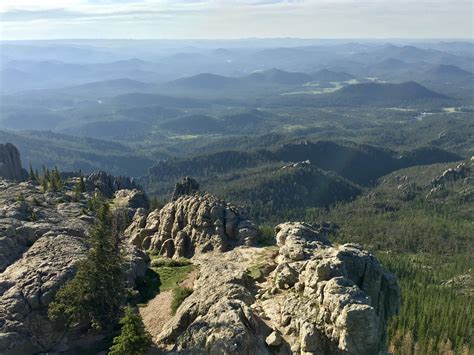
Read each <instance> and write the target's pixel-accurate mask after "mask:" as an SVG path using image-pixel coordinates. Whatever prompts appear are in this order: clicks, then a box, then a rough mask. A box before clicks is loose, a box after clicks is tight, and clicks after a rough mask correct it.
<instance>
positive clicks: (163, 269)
mask: <svg viewBox="0 0 474 355" xmlns="http://www.w3.org/2000/svg"><path fill="white" fill-rule="evenodd" d="M154 261H156V263H155V264H153V262H154ZM156 265H159V266H156ZM193 269H194V266H193V265H191V262H190V261H189V260H187V259H178V260H172V259H166V258H162V257H157V258H155V259H152V267H150V268H149V269H147V271H146V273H145V276H144V277H141V278H139V279H137V281H136V285H137V291H138V296H137V297H136V299H135V303H136V304H139V305H140V304H145V303H147V302H148V301H149V300H151V299H152V298H154V297H155V296H156V295H157V294H159V293H160V292H164V291H169V290H173V289H175V288H178V287H179V283H180V282H182V281H184V280H185V279H186V277H187V275H188V274H189V273H190V272H191V271H192V270H193Z"/></svg>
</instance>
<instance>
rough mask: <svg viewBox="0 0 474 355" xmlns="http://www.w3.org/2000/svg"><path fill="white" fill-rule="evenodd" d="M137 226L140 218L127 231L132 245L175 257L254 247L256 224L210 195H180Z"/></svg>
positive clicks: (140, 220)
mask: <svg viewBox="0 0 474 355" xmlns="http://www.w3.org/2000/svg"><path fill="white" fill-rule="evenodd" d="M226 216H227V217H229V218H226ZM140 223H142V217H139V216H137V220H135V219H134V222H133V223H132V225H131V226H130V227H129V228H128V229H127V232H126V235H127V236H128V238H130V240H131V242H132V243H133V244H135V245H136V246H138V247H140V248H143V249H147V250H156V251H158V252H161V253H164V254H165V255H168V256H172V257H175V258H177V257H192V256H193V255H194V254H195V253H205V252H210V251H221V252H223V251H226V250H229V249H231V248H232V247H234V246H236V245H253V244H255V242H256V241H257V238H258V230H257V227H256V226H255V224H253V223H252V222H251V221H249V220H247V219H245V218H244V217H243V216H242V215H241V214H240V213H239V210H238V209H237V208H236V207H234V206H230V205H227V204H225V203H224V202H223V201H221V200H219V199H217V198H216V197H214V196H212V195H209V194H204V195H199V194H196V195H192V196H189V195H184V196H181V197H179V198H178V199H177V200H176V201H173V202H170V203H168V204H167V205H165V206H164V207H163V208H162V209H161V210H160V211H157V210H156V211H153V212H151V213H150V214H149V215H148V217H147V220H146V224H145V226H144V227H142V228H139V227H138V224H140ZM147 237H150V238H149V239H147ZM165 241H166V243H167V244H166V246H165V245H164V243H165ZM171 241H172V242H173V243H171ZM145 242H146V243H147V245H145ZM171 245H172V247H171ZM171 252H173V254H171V255H170V253H171Z"/></svg>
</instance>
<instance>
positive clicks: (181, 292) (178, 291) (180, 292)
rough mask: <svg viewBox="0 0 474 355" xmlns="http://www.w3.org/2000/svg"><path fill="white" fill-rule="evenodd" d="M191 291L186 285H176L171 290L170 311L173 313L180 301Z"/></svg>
mask: <svg viewBox="0 0 474 355" xmlns="http://www.w3.org/2000/svg"><path fill="white" fill-rule="evenodd" d="M192 293H193V290H192V289H190V288H188V287H177V288H175V289H174V290H173V300H172V301H171V313H172V314H175V313H176V311H177V310H178V308H179V306H181V303H183V301H184V300H185V299H186V298H187V297H188V296H190V295H191V294H192Z"/></svg>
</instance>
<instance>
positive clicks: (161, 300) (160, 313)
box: [139, 269, 199, 353]
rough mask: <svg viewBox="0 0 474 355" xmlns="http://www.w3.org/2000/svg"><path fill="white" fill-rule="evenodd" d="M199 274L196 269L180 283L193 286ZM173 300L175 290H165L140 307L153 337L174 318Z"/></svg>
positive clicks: (145, 323) (144, 322)
mask: <svg viewBox="0 0 474 355" xmlns="http://www.w3.org/2000/svg"><path fill="white" fill-rule="evenodd" d="M198 275H199V271H198V270H197V269H194V270H193V271H191V272H190V273H189V274H188V275H187V276H186V278H185V279H184V280H183V281H181V282H180V283H179V285H180V286H181V287H188V288H193V285H194V281H195V280H196V278H197V277H198ZM172 300H173V291H172V290H169V291H164V292H160V293H159V294H157V295H156V296H155V297H154V298H152V299H151V300H150V301H148V303H147V304H146V306H144V307H140V308H139V312H140V315H141V317H142V319H143V324H144V325H145V329H146V330H147V331H148V332H149V333H150V334H151V336H152V337H153V339H156V338H157V337H158V334H160V333H161V331H162V330H163V327H164V326H165V324H166V323H167V322H168V321H169V320H170V319H171V318H173V315H172V314H171V302H172ZM155 353H157V352H155Z"/></svg>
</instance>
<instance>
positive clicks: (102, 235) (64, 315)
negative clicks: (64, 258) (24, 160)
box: [49, 203, 125, 330]
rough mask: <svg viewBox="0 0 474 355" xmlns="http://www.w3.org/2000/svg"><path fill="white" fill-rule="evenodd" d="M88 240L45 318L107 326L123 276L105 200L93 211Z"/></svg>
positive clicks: (115, 308)
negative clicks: (85, 250)
mask: <svg viewBox="0 0 474 355" xmlns="http://www.w3.org/2000/svg"><path fill="white" fill-rule="evenodd" d="M88 242H89V246H90V249H89V251H88V253H87V257H86V259H85V260H83V261H81V262H79V263H78V265H77V272H76V276H75V277H74V278H73V279H72V280H71V281H69V282H67V283H66V284H65V285H64V286H63V287H62V288H61V289H60V290H59V291H58V292H57V294H56V297H55V300H54V301H53V302H52V303H51V304H50V306H49V317H50V319H52V320H53V321H57V322H60V323H62V324H65V325H66V326H69V327H74V326H79V325H90V326H92V327H94V328H96V329H98V330H103V329H110V328H111V327H113V326H114V325H115V324H116V321H117V317H118V315H119V314H120V306H121V305H122V303H123V300H124V286H125V285H124V282H125V275H124V271H123V269H122V255H121V252H120V245H119V239H118V236H117V235H115V234H114V233H112V229H111V216H110V211H109V207H108V205H107V204H105V203H104V204H103V205H102V206H101V208H100V209H99V210H98V212H97V216H96V221H95V223H94V225H93V227H92V230H91V233H90V237H89V240H88Z"/></svg>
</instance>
